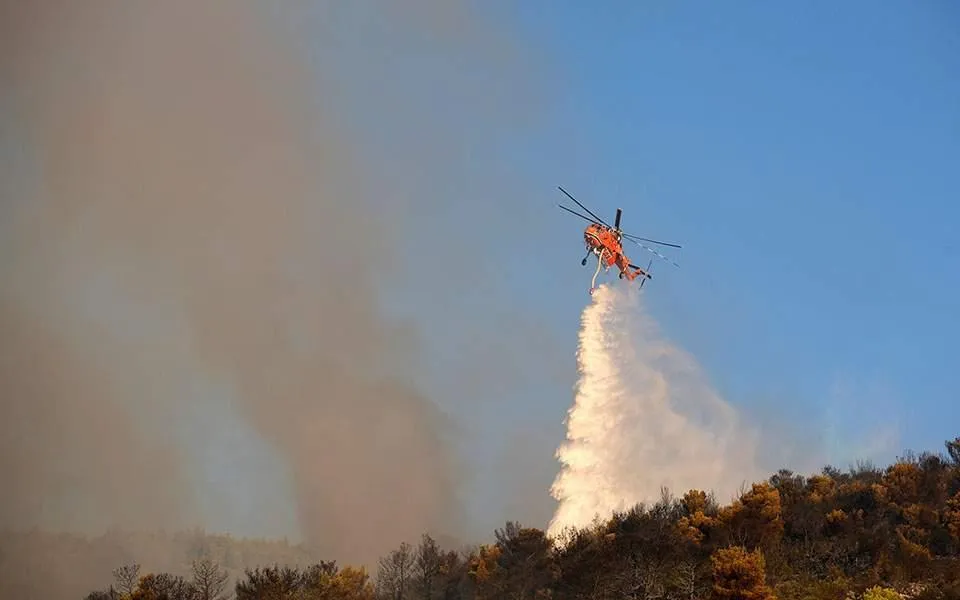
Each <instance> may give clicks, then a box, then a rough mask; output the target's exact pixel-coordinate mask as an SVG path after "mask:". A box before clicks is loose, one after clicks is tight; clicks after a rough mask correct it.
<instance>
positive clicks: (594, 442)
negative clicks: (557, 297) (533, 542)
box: [548, 285, 762, 536]
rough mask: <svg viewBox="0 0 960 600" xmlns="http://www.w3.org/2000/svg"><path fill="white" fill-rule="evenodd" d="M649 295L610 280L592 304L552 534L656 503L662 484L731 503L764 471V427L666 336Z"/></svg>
mask: <svg viewBox="0 0 960 600" xmlns="http://www.w3.org/2000/svg"><path fill="white" fill-rule="evenodd" d="M641 294H642V292H639V291H637V290H632V289H631V290H624V289H623V288H615V287H611V286H609V285H602V286H600V287H599V288H598V289H597V291H596V292H594V295H593V300H592V302H591V304H590V305H589V306H587V307H586V308H585V309H584V311H583V316H582V320H581V330H580V342H579V348H578V363H579V370H580V380H579V382H578V384H577V391H576V398H575V402H574V406H573V407H572V408H571V409H570V411H569V416H568V420H567V441H566V442H565V443H564V444H563V445H562V446H561V447H560V449H559V450H558V451H557V458H559V460H560V462H561V471H560V473H559V475H558V476H557V478H556V480H555V481H554V484H553V486H552V488H551V492H552V494H553V496H554V497H555V498H556V499H557V500H558V502H559V506H558V507H557V510H556V513H555V514H554V517H553V519H552V521H551V522H550V526H549V529H548V533H549V534H550V535H552V536H557V535H559V534H561V532H562V531H563V530H564V529H566V528H568V527H583V526H587V525H589V524H590V523H591V522H592V521H593V520H594V519H595V518H596V517H600V518H606V517H608V516H609V515H610V514H611V512H613V511H623V510H627V509H629V508H631V507H632V506H634V505H636V504H637V503H640V502H644V503H652V502H655V501H657V500H659V498H660V496H661V489H662V488H667V489H669V490H670V491H671V492H673V493H678V494H682V493H684V492H686V491H687V490H689V489H694V488H695V489H701V490H704V491H707V492H710V491H712V492H714V494H716V496H717V499H718V500H720V501H721V502H726V501H728V500H729V499H731V498H732V497H733V496H734V495H735V494H736V493H737V491H738V489H739V487H740V485H741V484H742V483H745V482H751V481H755V480H757V479H758V478H759V476H760V475H761V474H762V471H761V469H759V468H758V467H757V462H756V448H757V439H758V438H757V436H756V434H755V433H754V432H752V431H750V429H749V428H748V427H746V426H744V424H743V423H742V422H741V420H740V418H739V417H738V415H737V413H736V411H735V409H734V408H733V407H732V406H730V405H729V404H727V402H725V401H724V400H723V399H722V398H720V397H719V396H718V395H717V394H716V393H715V392H714V391H713V390H712V389H711V387H710V385H709V383H708V382H707V380H706V378H705V377H704V375H703V374H702V373H701V372H700V370H699V368H698V366H697V364H696V362H695V361H694V360H693V358H692V357H690V356H689V355H687V354H686V353H684V352H683V351H681V350H680V349H678V348H676V347H674V346H673V345H671V344H670V343H669V342H668V341H666V340H664V339H663V338H662V337H661V336H660V334H659V332H658V331H657V328H656V324H655V323H654V321H653V320H652V319H651V318H650V316H649V315H647V314H645V313H644V312H643V311H642V306H641V302H640V296H641Z"/></svg>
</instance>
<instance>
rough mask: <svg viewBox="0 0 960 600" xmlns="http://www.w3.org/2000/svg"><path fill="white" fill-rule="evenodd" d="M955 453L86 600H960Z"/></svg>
mask: <svg viewBox="0 0 960 600" xmlns="http://www.w3.org/2000/svg"><path fill="white" fill-rule="evenodd" d="M945 447H946V452H924V453H922V454H919V455H916V454H914V453H906V455H905V456H903V457H899V458H898V459H897V460H896V461H894V462H893V463H892V464H890V465H889V466H887V467H886V468H882V469H880V468H876V467H874V466H873V465H871V464H866V463H858V464H857V465H856V466H855V467H851V468H850V469H848V470H847V471H840V470H838V469H836V468H834V467H829V466H828V467H825V468H824V469H823V470H822V472H820V473H818V474H814V475H810V476H803V475H799V474H795V473H793V472H790V471H788V470H781V471H779V472H777V473H776V474H774V475H773V476H771V477H770V478H769V479H768V480H767V481H762V482H757V483H754V484H752V485H751V486H749V487H746V488H745V489H743V490H742V491H741V493H740V494H739V498H738V499H736V500H734V501H733V502H732V503H730V504H728V505H720V504H718V503H717V502H716V500H715V499H714V498H713V497H712V495H710V494H707V493H704V492H703V491H700V490H689V491H687V492H686V493H684V494H683V495H682V496H680V497H674V496H672V495H671V494H670V493H669V492H668V491H667V490H664V491H663V493H662V497H661V498H660V499H659V501H657V502H655V503H652V504H650V505H643V504H640V505H637V506H635V507H634V508H632V509H631V510H629V511H626V512H623V513H617V514H613V515H609V516H608V517H607V518H605V519H597V520H596V521H595V522H594V523H593V524H592V525H591V526H589V527H584V528H581V529H573V530H568V531H567V532H566V533H565V534H564V535H563V536H561V538H560V539H557V540H552V539H550V538H548V537H547V536H546V534H545V533H544V531H542V530H540V529H537V528H531V527H524V526H522V525H520V524H518V523H513V522H508V523H506V524H505V526H504V527H503V528H502V529H498V530H496V531H495V532H494V536H493V539H491V540H489V543H485V544H481V545H478V546H476V547H471V548H468V549H453V548H444V547H441V545H440V543H438V541H437V540H436V539H434V538H433V537H431V536H430V535H427V534H424V535H423V537H422V539H420V540H413V541H410V542H404V543H402V544H400V545H399V546H398V547H397V548H396V549H395V550H393V551H392V552H390V553H389V554H388V555H387V556H383V557H382V558H381V559H380V561H379V564H378V565H377V567H376V568H375V569H374V570H373V571H372V572H368V571H367V570H366V569H365V568H363V567H359V566H351V565H339V564H338V563H337V562H336V560H335V557H329V558H328V559H325V560H320V561H313V562H312V563H310V564H306V563H304V562H303V560H302V559H303V558H304V556H303V555H297V550H296V549H295V548H294V547H292V546H291V547H290V549H289V552H290V556H291V561H292V562H298V561H299V563H300V564H279V563H273V564H260V565H259V566H257V567H255V568H249V567H248V568H245V569H243V570H242V571H240V572H239V573H237V574H236V575H234V574H231V573H230V572H229V569H228V567H229V564H228V563H231V562H236V561H237V556H233V557H232V558H231V556H230V555H231V553H234V554H236V552H237V551H238V550H237V548H234V547H231V546H230V545H229V544H220V545H208V546H207V547H206V548H201V549H198V550H197V551H196V552H195V556H194V558H193V559H192V561H191V564H190V565H188V566H186V567H185V569H184V572H183V573H182V574H173V573H164V572H158V573H150V572H144V571H142V569H141V567H140V565H139V563H137V562H136V560H131V561H129V562H127V563H126V564H119V565H117V567H116V569H115V570H114V571H113V581H105V582H104V587H103V588H101V589H99V590H93V591H91V592H90V593H89V594H88V595H87V596H86V598H85V600H121V599H122V600H227V599H236V600H255V599H256V600H267V599H269V600H321V599H322V600H467V599H469V600H493V599H500V598H504V599H515V600H520V599H554V600H566V599H571V600H572V599H584V600H586V599H589V600H606V599H611V600H612V599H615V598H616V599H621V598H629V599H634V600H694V599H706V598H713V599H718V600H773V599H774V598H778V599H782V600H794V599H796V600H821V599H823V600H827V599H837V600H841V599H846V600H850V599H855V598H862V599H863V600H893V599H896V598H916V599H918V600H919V599H923V600H934V599H938V600H939V599H942V600H948V599H960V437H958V438H956V439H954V440H952V441H948V442H946V443H945ZM246 558H247V559H249V558H251V557H250V556H247V557H246ZM78 600H79V599H78Z"/></svg>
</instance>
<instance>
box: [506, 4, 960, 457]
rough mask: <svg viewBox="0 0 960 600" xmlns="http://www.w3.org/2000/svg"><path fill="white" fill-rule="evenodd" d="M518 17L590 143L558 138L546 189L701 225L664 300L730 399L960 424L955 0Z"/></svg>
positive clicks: (959, 64) (919, 434) (926, 436)
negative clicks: (568, 157)
mask: <svg viewBox="0 0 960 600" xmlns="http://www.w3.org/2000/svg"><path fill="white" fill-rule="evenodd" d="M514 17H515V18H517V19H519V20H520V21H521V22H522V23H523V25H522V29H523V31H524V32H526V34H527V35H529V38H528V39H529V43H530V44H531V45H532V46H535V47H537V48H538V51H539V52H541V53H542V54H544V55H547V56H549V58H550V60H551V62H552V68H554V69H555V70H556V72H555V73H554V74H553V75H554V76H555V77H558V78H559V79H561V80H562V81H563V83H564V84H565V85H564V86H563V87H562V88H561V89H557V90H556V98H557V101H558V103H559V106H560V108H559V109H558V114H557V115H556V122H557V123H562V124H563V125H562V126H563V127H564V128H566V130H567V133H569V134H570V136H569V137H571V138H574V137H575V138H577V139H578V143H579V144H580V147H579V148H577V149H576V155H577V160H578V162H577V164H576V166H575V168H573V169H572V170H569V171H566V172H553V173H549V171H550V167H551V162H552V163H553V164H557V163H560V162H562V161H563V159H562V158H558V157H557V154H558V153H563V152H565V151H566V149H565V148H563V147H555V148H552V149H544V153H545V155H544V156H543V157H541V158H539V159H538V162H539V163H542V164H541V168H542V169H543V171H544V174H545V181H544V187H545V188H546V187H549V184H552V183H554V181H551V179H553V180H560V181H559V183H561V184H562V185H564V187H565V188H566V189H568V190H570V191H572V192H573V193H574V194H577V195H578V198H579V199H580V200H581V201H582V202H585V203H587V205H588V206H591V207H592V208H593V210H594V211H595V212H598V213H599V214H601V215H612V214H613V212H614V210H615V208H616V207H617V206H621V207H623V208H624V221H623V227H624V228H625V229H626V230H627V231H629V232H632V233H636V234H639V235H645V236H649V237H654V238H657V237H660V238H661V239H670V240H679V241H681V242H683V243H684V244H685V249H684V250H683V251H682V254H680V262H681V266H682V268H681V269H680V270H676V269H673V268H672V267H669V265H665V264H664V263H662V262H661V263H660V265H658V267H657V271H656V274H657V278H656V279H655V280H654V284H655V285H653V286H652V287H651V289H650V292H649V293H648V294H647V297H648V302H649V304H650V305H651V310H652V311H653V313H654V314H655V315H656V316H657V318H658V320H659V321H660V322H661V324H662V326H663V328H664V330H665V331H666V333H667V334H668V335H669V336H670V337H672V338H673V339H675V340H676V341H677V342H678V344H679V345H681V346H683V347H685V348H687V349H688V350H690V351H691V352H693V353H694V354H695V355H696V356H697V357H698V359H699V360H700V361H701V362H702V363H703V364H704V366H705V368H706V369H707V370H708V372H709V373H710V375H711V377H712V378H713V379H714V381H715V382H716V383H717V385H718V387H719V388H720V389H721V390H722V391H723V393H724V395H725V396H726V397H727V398H728V399H730V400H731V401H732V402H735V403H738V404H741V405H750V404H754V403H761V404H766V406H765V407H764V408H765V410H768V411H769V410H770V409H771V407H770V405H769V403H770V402H774V403H783V404H784V409H785V410H786V411H788V413H787V414H792V415H796V416H804V417H805V418H810V416H811V415H820V416H821V417H823V418H825V417H824V415H826V414H834V415H836V418H838V419H841V422H840V423H838V424H836V426H837V427H839V431H840V432H841V433H840V434H838V435H840V436H843V435H844V434H843V432H844V431H847V432H849V431H851V430H855V429H857V428H858V427H862V426H863V423H865V422H876V421H877V420H878V418H877V416H876V414H875V413H876V411H877V410H890V411H891V412H892V413H893V414H895V415H897V416H899V418H901V419H902V423H901V424H902V427H901V435H902V438H901V440H900V444H901V445H902V446H905V447H912V448H916V449H918V450H920V449H928V448H929V449H940V445H941V443H942V440H943V439H944V438H946V437H948V436H949V437H952V436H954V435H957V434H958V431H957V427H956V423H958V422H960V402H958V401H957V400H958V397H957V394H956V390H957V388H958V384H960V377H958V374H957V373H958V369H957V367H958V366H960V363H958V359H957V353H956V351H955V349H954V340H955V339H957V337H958V334H960V319H958V317H957V313H956V309H955V307H956V306H957V305H958V300H960V292H958V283H957V279H956V275H957V274H958V273H960V268H958V267H960V260H958V259H960V235H958V234H960V229H958V225H957V217H958V216H960V209H958V208H957V205H956V204H955V203H954V202H953V200H955V198H956V197H957V192H958V190H960V78H958V77H957V74H958V73H960V11H958V10H957V9H956V7H955V6H951V5H948V3H945V2H941V3H937V2H932V3H882V4H877V3H867V2H847V3H842V4H836V3H827V2H812V3H803V4H794V5H786V4H770V3H762V2H739V3H723V4H719V3H634V2H611V3H606V4H604V8H603V9H602V10H598V9H596V8H595V7H594V8H593V9H592V10H591V8H589V7H588V5H586V4H579V5H578V4H576V3H548V2H528V3H523V12H522V13H518V14H515V15H514ZM551 159H552V160H551ZM551 193H553V190H552V189H551ZM555 196H556V199H558V200H559V199H561V198H560V196H559V193H556V194H555ZM553 199H554V198H551V200H553ZM562 219H563V216H562V215H557V217H556V219H554V218H553V217H551V220H552V221H554V220H555V221H556V222H557V224H558V226H560V225H559V224H560V223H561V222H562ZM570 221H576V219H575V218H573V217H571V218H570ZM562 226H563V227H564V228H565V229H564V231H566V232H569V235H570V238H571V239H570V244H569V245H570V248H569V250H567V249H564V250H561V249H560V247H559V245H558V246H557V247H555V248H554V247H550V248H549V249H548V250H547V251H551V252H556V253H558V254H559V255H563V256H568V260H569V261H570V263H571V265H572V267H571V268H573V266H576V264H577V263H576V262H575V261H576V259H575V257H574V256H573V255H574V254H575V252H574V250H575V249H576V244H577V241H578V240H577V239H576V233H577V232H576V228H577V226H579V223H575V222H568V223H566V224H564V225H562ZM634 250H635V251H636V252H635V253H639V254H638V258H639V255H640V254H643V251H641V250H639V249H637V248H635V249H634ZM587 276H588V275H587ZM587 276H585V278H584V281H586V277H587ZM839 389H843V390H845V391H844V392H843V393H842V394H839V392H837V390H839ZM868 391H869V393H868ZM838 394H839V395H838ZM870 395H872V396H874V397H876V398H877V402H878V403H879V405H880V408H877V407H874V406H871V404H872V403H871V399H870V397H868V396H870ZM830 404H834V406H830ZM836 404H840V406H836ZM871 413H874V414H871ZM881 420H886V419H881Z"/></svg>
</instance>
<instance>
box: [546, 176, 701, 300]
mask: <svg viewBox="0 0 960 600" xmlns="http://www.w3.org/2000/svg"><path fill="white" fill-rule="evenodd" d="M557 188H558V189H559V190H560V191H561V192H563V193H564V194H565V195H566V196H567V198H570V199H571V200H573V201H574V202H575V203H576V204H577V206H579V207H580V208H582V209H583V210H585V211H586V212H587V214H589V215H590V216H589V217H588V216H586V215H583V214H581V213H579V212H577V211H575V210H573V209H570V208H567V207H566V206H564V205H562V204H557V206H559V207H560V208H562V209H563V210H565V211H567V212H569V213H573V214H574V215H576V216H578V217H580V218H581V219H585V220H587V221H589V222H590V224H589V225H587V228H586V229H584V230H583V241H584V244H585V245H586V247H587V255H586V256H584V257H583V260H581V261H580V264H581V265H582V266H587V259H588V258H590V255H591V254H594V255H596V257H597V270H596V271H595V272H594V273H593V279H592V280H591V282H590V295H593V292H594V291H596V289H597V287H596V285H597V275H599V274H600V269H604V270H609V269H610V267H613V266H616V267H617V268H618V269H619V270H620V273H619V275H618V276H619V278H620V279H623V278H626V279H627V280H628V281H633V280H635V279H636V278H637V277H641V278H642V279H641V280H640V287H641V288H642V287H643V284H644V283H646V282H647V280H648V279H653V275H651V274H650V266H651V265H652V264H653V259H650V262H649V263H648V264H647V268H646V269H643V268H640V267H638V266H637V265H635V264H633V263H631V262H630V258H629V257H627V255H626V254H625V253H624V251H623V244H622V240H624V239H627V240H630V241H631V242H633V243H634V244H637V245H638V246H640V247H641V248H643V249H644V250H647V251H649V252H652V253H653V254H655V255H656V256H658V257H660V258H662V259H663V260H665V261H667V262H669V263H671V264H672V265H674V266H675V267H678V268H679V267H680V265H678V264H677V263H675V262H673V261H672V260H670V259H669V258H667V257H666V256H664V255H662V254H660V253H659V252H657V251H656V250H654V249H653V248H650V247H649V246H646V245H644V244H642V243H640V242H650V243H651V244H659V245H661V246H670V247H672V248H681V247H682V246H680V245H679V244H671V243H668V242H659V241H657V240H651V239H649V238H642V237H638V236H635V235H630V234H628V233H624V232H623V231H622V230H621V229H620V217H621V216H622V215H623V210H622V209H620V208H618V209H617V214H616V217H615V218H614V223H613V226H612V227H611V226H610V225H609V224H607V223H606V222H605V221H604V220H603V219H601V218H600V217H598V216H597V215H595V214H594V213H593V212H591V210H590V209H589V208H587V207H586V206H584V205H583V204H581V203H580V202H579V201H578V200H577V199H576V198H574V197H573V196H571V195H570V193H569V192H567V190H565V189H563V188H562V187H560V186H557Z"/></svg>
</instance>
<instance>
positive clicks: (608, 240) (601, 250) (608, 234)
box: [583, 223, 650, 281]
mask: <svg viewBox="0 0 960 600" xmlns="http://www.w3.org/2000/svg"><path fill="white" fill-rule="evenodd" d="M583 241H584V244H585V245H586V247H587V250H589V251H590V252H593V253H594V254H596V255H597V256H598V257H599V259H600V263H601V264H602V265H603V266H604V267H605V268H608V269H609V268H610V267H613V266H616V267H617V268H618V269H620V277H621V278H622V277H626V278H627V279H628V280H630V281H633V280H634V279H636V278H637V277H638V276H640V275H643V276H646V277H647V278H648V279H649V278H650V276H649V275H648V274H647V272H646V271H644V270H643V269H641V268H640V267H637V266H635V265H632V264H630V259H629V258H628V257H627V255H626V254H624V253H623V245H622V244H621V243H620V236H619V235H617V232H616V231H614V230H613V229H611V228H609V227H604V226H603V225H597V224H596V223H591V224H590V225H588V226H587V228H586V229H584V230H583Z"/></svg>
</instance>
